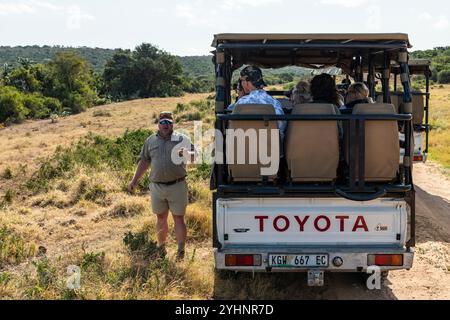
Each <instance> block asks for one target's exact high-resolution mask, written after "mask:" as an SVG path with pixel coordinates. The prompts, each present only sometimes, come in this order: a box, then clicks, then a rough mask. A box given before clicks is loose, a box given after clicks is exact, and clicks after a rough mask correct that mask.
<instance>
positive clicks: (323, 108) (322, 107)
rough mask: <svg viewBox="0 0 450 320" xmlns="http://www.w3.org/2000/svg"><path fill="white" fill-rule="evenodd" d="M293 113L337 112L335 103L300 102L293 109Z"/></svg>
mask: <svg viewBox="0 0 450 320" xmlns="http://www.w3.org/2000/svg"><path fill="white" fill-rule="evenodd" d="M292 114H328V115H330V114H333V115H334V114H337V113H336V107H335V106H334V105H333V104H324V103H304V104H298V105H296V106H295V107H294V109H293V110H292Z"/></svg>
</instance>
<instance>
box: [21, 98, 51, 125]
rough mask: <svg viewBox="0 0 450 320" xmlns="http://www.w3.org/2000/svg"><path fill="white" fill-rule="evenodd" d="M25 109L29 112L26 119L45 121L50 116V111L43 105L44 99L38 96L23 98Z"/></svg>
mask: <svg viewBox="0 0 450 320" xmlns="http://www.w3.org/2000/svg"><path fill="white" fill-rule="evenodd" d="M23 101H24V105H25V107H26V108H27V109H28V110H30V113H29V114H28V117H29V118H31V119H45V118H48V117H49V116H50V114H51V110H50V109H48V108H47V107H46V106H45V105H44V98H43V97H42V96H41V95H40V94H36V93H35V94H27V95H24V96H23Z"/></svg>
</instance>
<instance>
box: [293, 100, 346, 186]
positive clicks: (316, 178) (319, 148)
mask: <svg viewBox="0 0 450 320" xmlns="http://www.w3.org/2000/svg"><path fill="white" fill-rule="evenodd" d="M292 114H293V115H336V108H335V106H334V105H332V104H313V103H307V104H300V105H296V106H295V107H294V109H293V110H292ZM286 159H287V163H288V169H289V172H290V177H291V179H292V181H293V182H331V181H333V180H335V179H336V178H337V169H338V166H339V131H338V125H337V121H291V122H290V123H289V126H288V130H287V135H286Z"/></svg>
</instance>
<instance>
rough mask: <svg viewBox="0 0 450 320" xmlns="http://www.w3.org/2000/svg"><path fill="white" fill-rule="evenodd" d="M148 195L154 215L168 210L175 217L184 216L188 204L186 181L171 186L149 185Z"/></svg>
mask: <svg viewBox="0 0 450 320" xmlns="http://www.w3.org/2000/svg"><path fill="white" fill-rule="evenodd" d="M150 193H151V197H152V210H153V213H154V214H164V213H166V212H168V211H169V210H170V212H172V214H173V215H175V216H184V215H186V208H187V206H188V203H189V200H188V186H187V182H186V181H181V182H179V183H176V184H174V185H171V186H166V185H163V184H157V183H151V184H150Z"/></svg>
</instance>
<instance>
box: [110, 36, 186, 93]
mask: <svg viewBox="0 0 450 320" xmlns="http://www.w3.org/2000/svg"><path fill="white" fill-rule="evenodd" d="M181 75H182V67H181V64H180V63H179V61H178V59H177V58H176V57H175V56H172V55H170V54H168V53H167V52H165V51H162V50H160V49H158V48H157V47H155V46H153V45H151V44H148V43H143V44H141V45H140V46H138V47H136V49H135V50H134V51H130V50H121V51H118V52H117V53H116V54H114V56H113V57H112V58H111V60H109V61H108V62H107V64H106V67H105V71H104V74H103V77H104V81H105V91H106V93H107V94H108V95H110V96H111V97H113V98H114V99H129V98H135V97H139V98H149V97H161V96H179V95H181V94H182V90H181V83H182V81H181Z"/></svg>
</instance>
